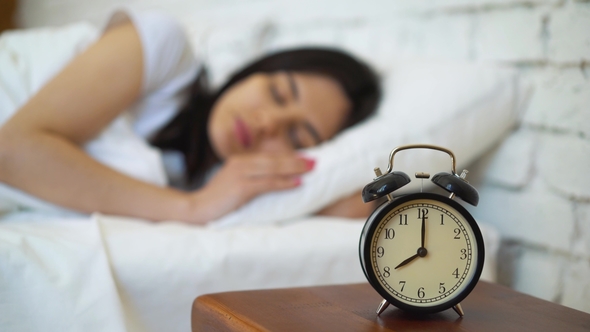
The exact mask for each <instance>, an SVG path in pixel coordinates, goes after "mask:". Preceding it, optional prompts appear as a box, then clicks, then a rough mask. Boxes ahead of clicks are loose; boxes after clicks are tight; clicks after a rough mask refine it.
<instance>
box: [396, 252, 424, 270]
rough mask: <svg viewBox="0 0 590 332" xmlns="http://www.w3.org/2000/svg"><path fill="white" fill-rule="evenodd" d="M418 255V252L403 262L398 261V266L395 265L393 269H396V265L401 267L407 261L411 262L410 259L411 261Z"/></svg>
mask: <svg viewBox="0 0 590 332" xmlns="http://www.w3.org/2000/svg"><path fill="white" fill-rule="evenodd" d="M418 256H419V255H418V254H415V255H414V256H412V257H410V258H408V259H406V260H405V261H403V262H401V263H399V265H398V266H396V267H395V268H394V270H395V269H397V268H398V267H402V266H404V265H406V264H408V263H409V262H411V261H413V260H414V259H416V258H418Z"/></svg>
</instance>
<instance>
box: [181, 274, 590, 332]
mask: <svg viewBox="0 0 590 332" xmlns="http://www.w3.org/2000/svg"><path fill="white" fill-rule="evenodd" d="M380 302H381V298H380V296H379V294H377V292H375V291H374V290H373V289H372V288H371V286H370V285H369V284H368V283H363V284H352V285H337V286H321V287H307V288H288V289H275V290H257V291H241V292H228V293H218V294H209V295H203V296H200V297H198V298H197V299H196V300H195V301H194V303H193V309H192V317H191V318H192V330H193V331H281V332H283V331H284V332H288V331H463V332H464V331H478V332H479V331H481V332H485V331H494V332H496V331H535V332H538V331H559V332H561V331H564V332H565V331H567V332H575V331H584V332H589V331H590V314H587V313H584V312H582V311H578V310H574V309H571V308H567V307H564V306H560V305H557V304H555V303H552V302H548V301H544V300H541V299H538V298H534V297H531V296H529V295H525V294H522V293H518V292H516V291H513V290H511V289H509V288H507V287H504V286H500V285H497V284H492V283H488V282H484V281H480V282H479V283H478V285H477V286H476V287H475V289H474V290H473V292H472V293H471V294H470V295H469V296H468V297H467V298H466V299H465V300H464V301H463V302H462V303H461V305H462V307H463V310H464V312H465V316H464V317H462V318H460V317H459V316H458V315H457V314H456V313H455V312H454V311H453V310H452V309H449V310H446V311H443V312H440V313H436V314H429V315H413V314H410V313H407V312H404V311H402V310H399V309H397V308H395V307H394V306H389V307H388V308H387V309H386V310H385V311H384V312H383V313H382V314H381V315H380V316H377V315H376V314H375V310H376V308H377V306H378V305H379V303H380Z"/></svg>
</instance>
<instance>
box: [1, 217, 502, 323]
mask: <svg viewBox="0 0 590 332" xmlns="http://www.w3.org/2000/svg"><path fill="white" fill-rule="evenodd" d="M363 223H364V221H363V220H354V219H344V218H331V217H330V218H328V217H307V218H302V219H299V220H296V221H292V222H289V223H286V224H281V225H267V226H240V227H226V228H220V227H216V226H214V225H212V226H209V227H196V226H188V225H184V224H180V223H160V224H154V223H150V222H146V221H142V220H134V219H127V218H121V217H112V216H104V215H98V214H97V215H93V216H91V217H88V218H82V217H81V218H74V219H72V218H55V217H54V218H48V217H47V216H41V215H36V214H34V213H17V214H13V215H11V216H8V217H6V218H5V219H4V220H3V221H2V222H1V223H0V330H2V331H37V330H47V331H188V330H190V310H191V305H192V301H193V300H194V299H195V298H196V297H197V296H199V295H201V294H205V293H212V292H222V291H231V290H242V289H263V288H279V287H297V286H310V285H324V284H343V283H354V282H364V281H366V279H365V277H364V275H363V273H362V270H361V267H360V263H359V259H358V240H359V236H360V233H361V229H362V226H363ZM481 227H482V231H483V233H484V237H485V240H486V254H487V257H486V265H485V268H484V272H483V275H482V279H485V280H489V281H494V279H495V257H496V251H497V246H498V242H499V237H498V234H497V233H496V232H495V230H494V229H492V228H490V227H488V226H487V225H485V224H482V225H481Z"/></svg>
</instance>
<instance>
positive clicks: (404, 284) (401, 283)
mask: <svg viewBox="0 0 590 332" xmlns="http://www.w3.org/2000/svg"><path fill="white" fill-rule="evenodd" d="M399 284H400V285H402V289H401V290H400V292H403V291H404V287H406V282H405V281H403V280H402V281H400V282H399Z"/></svg>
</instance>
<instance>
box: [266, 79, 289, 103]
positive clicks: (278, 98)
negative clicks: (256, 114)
mask: <svg viewBox="0 0 590 332" xmlns="http://www.w3.org/2000/svg"><path fill="white" fill-rule="evenodd" d="M269 89H270V95H271V96H272V99H273V100H274V102H275V103H277V104H278V105H280V106H283V105H285V104H286V103H287V98H285V96H283V95H282V94H281V92H280V91H279V89H278V87H277V83H276V82H270V84H269Z"/></svg>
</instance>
